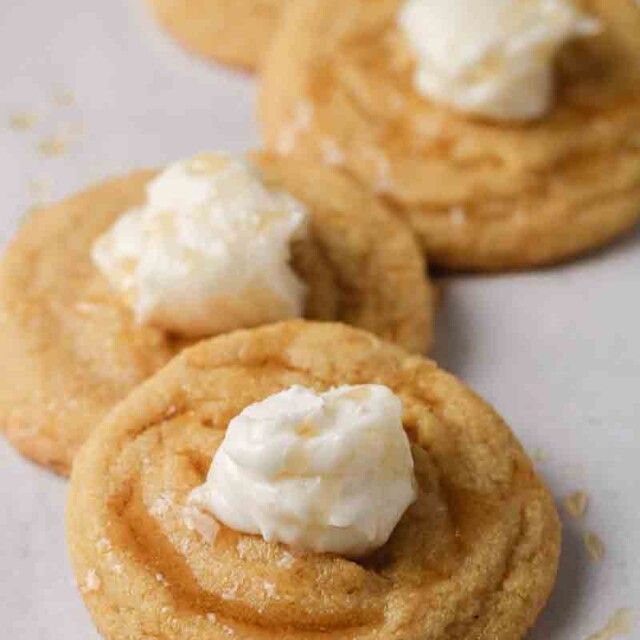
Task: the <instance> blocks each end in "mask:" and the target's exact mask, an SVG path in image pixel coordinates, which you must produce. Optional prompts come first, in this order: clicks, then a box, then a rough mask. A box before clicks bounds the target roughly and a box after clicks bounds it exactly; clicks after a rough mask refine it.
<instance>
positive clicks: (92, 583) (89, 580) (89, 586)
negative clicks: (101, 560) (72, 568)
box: [82, 569, 101, 593]
mask: <svg viewBox="0 0 640 640" xmlns="http://www.w3.org/2000/svg"><path fill="white" fill-rule="evenodd" d="M100 585H101V582H100V578H99V577H98V574H97V573H96V570H95V569H89V571H87V574H86V575H85V577H84V586H83V587H82V592H83V593H93V592H94V591H98V590H99V589H100Z"/></svg>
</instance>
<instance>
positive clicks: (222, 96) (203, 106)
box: [0, 0, 640, 640]
mask: <svg viewBox="0 0 640 640" xmlns="http://www.w3.org/2000/svg"><path fill="white" fill-rule="evenodd" d="M139 2H141V0H129V1H125V0H110V1H109V2H105V1H104V0H102V1H101V0H59V1H57V2H48V1H46V2H43V1H42V0H0V242H2V243H3V244H4V243H5V242H6V241H7V240H8V239H9V238H10V237H11V234H12V232H13V230H14V229H15V227H16V225H17V223H18V221H19V220H20V218H21V216H22V215H23V213H24V211H25V210H26V209H27V208H28V207H29V206H30V205H31V204H32V203H33V201H34V200H35V199H42V197H43V195H44V196H45V199H57V198H60V197H62V196H64V195H66V194H70V193H72V192H74V191H75V190H78V189H81V188H83V187H84V186H86V185H88V184H90V183H91V182H95V181H97V180H99V179H101V178H104V177H106V176H109V175H111V174H117V173H122V172H126V171H127V170H129V169H133V168H135V167H139V166H149V165H159V164H162V163H164V162H167V161H170V160H173V159H176V158H180V157H181V156H185V155H188V154H191V153H194V152H197V151H199V150H203V149H229V150H244V149H247V148H251V147H252V146H255V145H256V144H257V142H258V135H257V126H256V122H255V117H254V103H255V95H256V87H255V84H254V82H253V80H252V78H250V77H249V76H246V75H243V74H238V73H234V72H231V71H229V70H226V69H223V68H220V67H213V66H210V65H207V64H205V63H202V62H200V61H198V60H194V59H192V58H190V57H189V56H187V55H186V54H184V53H182V51H181V50H179V49H178V48H177V47H175V46H174V45H173V44H172V43H171V42H169V41H168V40H167V39H166V38H165V37H164V36H163V34H161V33H159V32H158V30H157V29H156V28H155V26H154V25H153V24H152V22H151V20H150V18H149V16H148V15H147V14H146V12H145V10H144V7H142V6H138V4H137V3H139ZM64 91H71V92H72V93H73V95H74V96H75V104H73V105H68V106H61V105H59V104H57V101H56V100H55V96H56V95H57V94H58V93H60V92H64ZM24 111H28V112H33V113H36V114H37V115H38V117H39V120H38V123H37V124H36V126H35V127H34V128H33V129H32V130H30V131H27V132H18V131H15V130H13V129H11V128H10V127H9V126H8V120H9V117H10V116H11V114H13V113H15V112H24ZM80 125H81V126H82V129H83V131H82V133H81V134H80V135H77V139H76V140H75V141H72V142H70V143H69V147H68V149H67V151H66V153H65V154H64V155H62V156H60V157H46V156H44V155H43V154H42V153H40V152H39V150H38V144H39V142H40V141H42V140H44V139H48V138H50V137H52V136H55V135H56V134H58V133H60V132H62V133H63V134H64V133H68V132H69V131H76V132H77V131H79V128H80ZM32 181H35V187H37V189H35V191H38V190H39V191H42V187H45V186H46V185H47V183H48V182H50V183H51V188H50V189H49V191H50V193H48V194H42V193H37V194H36V193H34V185H33V184H32ZM30 185H31V186H30ZM568 232H570V230H568ZM639 282H640V233H635V234H634V235H633V236H631V237H630V238H627V239H626V240H623V241H622V242H619V243H618V244H616V246H615V247H613V248H611V249H608V250H606V251H603V252H601V253H598V254H597V255H595V256H592V257H589V258H588V259H586V260H582V261H580V262H578V263H576V264H574V265H571V266H567V267H563V268H558V269H553V270H547V271H543V272H538V273H535V274H523V275H516V276H503V277H456V278H449V279H446V280H445V281H444V298H443V304H442V307H441V308H440V311H439V320H438V341H439V342H438V346H437V349H436V353H435V356H436V358H437V360H438V361H439V362H440V363H441V365H443V366H444V367H445V368H448V369H450V370H452V371H453V372H454V373H456V374H458V375H459V376H460V377H462V378H463V379H465V380H466V381H467V382H468V383H469V384H470V385H471V386H472V387H474V388H475V389H476V390H477V391H479V392H480V393H481V394H482V395H484V396H485V397H486V398H488V399H489V400H490V401H491V402H492V403H493V404H495V406H496V407H497V408H498V410H499V411H500V412H501V413H502V414H503V415H504V416H505V417H506V418H507V420H508V422H509V423H510V424H511V425H512V426H513V429H514V431H515V432H516V433H517V435H518V436H519V437H520V439H521V440H522V441H523V443H524V444H525V446H526V447H527V448H528V449H529V450H530V451H531V452H533V451H535V450H536V449H539V450H541V451H543V452H544V453H545V456H546V459H545V460H544V461H543V462H540V463H539V464H538V466H539V468H540V470H541V472H542V473H543V474H544V475H545V476H546V478H547V480H548V481H549V483H550V485H551V487H552V489H553V491H554V494H555V495H556V496H557V497H558V498H559V499H560V498H562V497H563V496H565V495H566V494H567V493H570V492H572V491H574V490H577V489H584V490H585V491H587V493H588V494H589V496H590V498H591V501H590V505H589V510H588V513H587V515H586V517H585V518H584V519H583V520H581V521H575V520H571V519H568V518H566V517H565V516H564V515H563V520H564V522H565V530H564V549H563V555H562V562H561V567H560V577H559V581H558V586H557V589H556V592H555V594H554V596H553V599H552V600H551V603H550V605H549V607H548V609H547V611H546V612H545V614H544V615H543V617H542V618H541V620H540V622H539V624H538V625H537V626H536V629H535V630H534V632H533V633H532V634H531V638H532V639H533V640H574V639H575V640H581V639H583V638H586V637H587V636H588V635H589V634H590V633H592V632H594V631H595V630H597V629H599V628H601V627H602V626H603V625H604V624H605V622H606V621H607V619H608V618H609V616H610V615H611V614H612V613H613V612H614V611H615V610H616V609H618V608H620V607H631V608H633V609H634V610H635V611H636V612H637V613H640V508H638V498H637V491H638V489H639V481H640V446H639V443H640V435H639V432H640V287H639ZM2 374H3V371H2V368H1V366H0V375H2ZM4 384H6V382H5V383H4ZM65 491H66V486H65V482H64V481H63V480H61V479H59V478H57V477H54V476H53V475H51V474H49V473H48V472H46V471H44V470H42V469H39V468H37V467H35V466H33V465H31V464H29V463H27V462H25V461H23V460H22V459H21V458H20V457H18V456H17V455H16V454H15V453H14V452H13V450H12V449H11V448H10V447H9V446H8V445H7V444H6V443H5V442H4V441H3V440H2V439H0V629H1V630H0V636H1V637H7V638H11V639H12V640H36V639H37V640H40V639H55V640H58V639H60V640H91V639H93V638H96V637H97V636H96V634H95V632H94V631H93V629H92V626H91V622H90V620H89V617H88V615H87V614H86V613H85V611H84V609H83V606H82V603H81V601H80V598H79V596H78V595H77V593H76V590H75V587H74V584H73V579H72V576H71V573H70V570H69V566H68V563H67V558H66V550H65V545H64V535H63V509H64V501H65ZM587 530H592V531H594V532H596V533H597V534H598V535H600V536H601V538H602V539H603V540H604V542H605V545H606V549H607V552H606V557H605V559H604V561H603V562H602V563H600V564H596V563H593V562H592V561H590V560H589V558H588V555H587V553H586V551H585V549H584V547H583V545H582V541H581V535H582V533H583V532H584V531H587ZM629 637H632V638H640V624H639V625H636V626H635V631H633V632H632V633H631V635H630V636H629Z"/></svg>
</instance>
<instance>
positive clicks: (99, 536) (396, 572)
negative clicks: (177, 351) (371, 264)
mask: <svg viewBox="0 0 640 640" xmlns="http://www.w3.org/2000/svg"><path fill="white" fill-rule="evenodd" d="M370 382H375V383H377V384H384V385H387V386H388V387H390V388H391V389H392V390H393V392H394V393H395V394H397V395H398V396H399V398H400V399H401V400H402V402H403V405H404V416H403V425H404V427H405V430H406V432H407V434H408V435H409V438H410V440H411V441H412V449H413V458H414V464H415V470H416V476H417V481H418V489H419V490H418V494H419V497H418V500H417V501H416V502H415V503H414V504H413V505H412V506H411V507H410V508H409V510H408V511H407V512H406V513H405V515H404V516H403V517H402V519H401V521H400V523H399V525H398V526H397V528H396V529H395V531H394V532H393V533H392V535H391V538H390V540H389V541H388V542H387V543H386V544H385V545H384V546H383V547H381V548H380V549H378V550H377V551H375V552H373V553H372V554H371V555H369V556H367V557H365V558H362V559H360V560H357V561H355V560H347V559H345V558H343V557H340V556H336V555H331V554H314V553H302V552H298V551H295V550H293V549H291V548H289V547H286V546H284V545H281V544H275V543H267V542H265V541H264V540H263V539H262V538H260V537H258V536H250V535H245V534H241V533H238V532H236V531H233V530H231V529H228V528H226V527H225V526H223V525H221V524H219V523H218V522H216V521H215V520H213V519H212V518H211V517H210V516H208V515H206V514H204V513H202V512H197V513H196V514H194V513H193V512H192V511H191V510H190V508H189V507H188V505H187V498H188V496H189V493H190V492H191V491H192V489H194V487H197V486H199V485H200V484H201V483H202V482H203V480H204V477H205V475H206V473H207V470H208V469H209V465H210V464H211V460H212V457H213V455H214V454H215V451H216V449H217V447H218V446H219V445H220V443H221V441H222V439H223V437H224V434H225V429H226V426H227V424H228V423H229V421H230V420H231V419H232V418H233V417H234V416H235V415H237V414H238V413H239V412H240V411H242V410H243V408H245V407H246V406H248V405H249V404H251V403H253V402H256V401H258V400H261V399H263V398H265V397H267V396H269V395H271V394H273V393H276V392H278V391H280V390H282V389H284V388H287V387H289V386H291V385H293V384H302V385H305V386H307V387H310V388H314V389H317V390H318V391H321V390H326V389H329V388H331V387H333V386H336V385H340V384H365V383H370ZM67 534H68V543H69V549H70V553H71V557H72V561H73V565H74V569H75V574H76V576H77V580H78V583H79V586H80V588H81V590H82V592H83V597H84V599H85V602H86V604H87V606H88V607H89V610H90V611H91V613H92V616H93V618H94V620H95V622H96V624H97V626H98V629H99V630H100V632H101V633H102V634H103V635H104V636H105V638H107V639H108V640H124V639H125V638H132V637H140V638H142V637H162V638H166V639H172V638H176V639H177V638H181V639H184V638H193V639H195V638H198V639H204V638H212V639H213V638H216V639H218V638H224V637H227V636H229V637H237V638H251V639H253V640H260V639H266V638H270V637H273V636H274V634H277V635H278V636H279V637H282V638H284V639H286V640H294V639H295V640H303V639H311V638H318V637H320V636H321V637H328V638H333V637H335V638H338V637H339V638H351V639H354V640H355V639H364V638H367V639H373V638H425V637H428V638H431V639H433V640H441V639H442V640H444V639H445V638H446V639H447V640H456V639H460V640H462V639H463V638H464V639H467V640H468V639H472V638H475V639H478V640H479V639H483V640H489V639H494V638H501V640H510V639H513V640H516V639H519V638H521V637H522V636H523V634H524V633H525V631H526V630H527V629H528V628H529V627H530V626H531V624H532V623H533V621H534V620H535V618H536V616H537V614H538V612H539V611H540V609H541V608H542V606H543V605H544V603H545V601H546V599H547V597H548V595H549V592H550V590H551V588H552V585H553V582H554V579H555V573H556V567H557V560H558V553H559V541H560V531H559V523H558V519H557V514H556V512H555V508H554V505H553V501H552V499H551V497H550V495H549V493H548V492H547V490H546V488H545V487H544V485H543V484H542V483H541V481H540V480H539V479H538V478H537V476H536V474H535V472H534V470H533V467H532V464H531V462H530V461H529V460H528V458H527V457H526V455H525V454H524V452H523V451H522V448H521V447H520V445H519V444H518V443H517V441H516V440H515V438H514V437H513V435H512V434H511V432H510V431H509V429H508V427H507V426H506V425H505V424H504V422H503V421H502V420H501V419H500V418H499V416H498V415H497V414H496V413H495V412H494V411H493V410H492V409H491V408H490V407H489V406H488V405H486V404H485V403H484V402H483V401H482V400H481V399H479V398H478V397H477V396H476V395H474V394H473V393H472V392H471V391H469V390H468V389H467V388H466V387H464V385H462V384H461V383H460V382H458V381H457V380H456V379H455V378H453V377H452V376H450V375H448V374H446V373H444V372H443V371H441V370H439V369H438V368H437V367H436V365H435V364H434V363H433V362H430V361H428V360H425V359H423V358H420V357H416V356H410V355H408V354H407V353H406V352H404V351H402V350H401V349H398V348H396V347H394V346H391V345H390V344H388V343H385V342H383V341H380V340H379V339H377V338H376V337H374V336H372V335H371V334H368V333H365V332H362V331H359V330H356V329H352V328H349V327H346V326H344V325H338V324H331V323H312V322H304V321H289V322H286V323H281V324H277V325H271V326H269V327H264V328H260V329H255V330H247V331H239V332H235V333H233V334H229V335H226V336H220V337H218V338H215V339H213V340H210V341H206V342H202V343H200V344H199V345H197V346H195V347H193V348H191V349H189V350H186V351H185V352H183V353H182V354H181V355H180V356H179V357H178V358H176V359H175V360H174V361H173V362H172V363H171V364H170V365H168V366H167V367H166V368H164V369H163V370H162V371H161V372H159V373H158V374H157V375H156V376H154V377H153V378H152V379H151V380H149V381H148V382H147V383H145V384H144V385H142V386H141V387H140V388H139V389H137V390H136V391H135V392H134V393H133V394H132V395H131V396H130V397H129V398H128V399H127V400H125V401H124V402H123V403H121V404H120V405H119V406H118V407H117V408H116V409H115V410H114V411H113V412H112V413H111V414H110V416H109V417H108V418H107V420H106V421H105V422H104V423H103V424H102V425H101V427H100V428H99V429H98V430H96V431H95V432H94V434H93V435H92V437H91V438H90V439H89V441H88V443H87V445H86V446H85V447H84V448H83V450H82V452H81V454H80V456H79V457H78V459H77V462H76V464H75V465H74V471H73V476H72V481H71V492H70V496H69V503H68V511H67Z"/></svg>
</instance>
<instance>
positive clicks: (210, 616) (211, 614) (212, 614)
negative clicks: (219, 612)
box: [207, 613, 218, 622]
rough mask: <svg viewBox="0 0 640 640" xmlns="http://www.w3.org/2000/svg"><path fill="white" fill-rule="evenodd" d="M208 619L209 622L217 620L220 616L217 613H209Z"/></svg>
mask: <svg viewBox="0 0 640 640" xmlns="http://www.w3.org/2000/svg"><path fill="white" fill-rule="evenodd" d="M207 620H208V621H209V622H217V620H218V618H217V617H216V614H215V613H207Z"/></svg>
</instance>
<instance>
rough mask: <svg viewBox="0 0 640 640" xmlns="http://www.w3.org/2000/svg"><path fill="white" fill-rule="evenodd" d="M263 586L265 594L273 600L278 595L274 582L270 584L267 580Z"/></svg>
mask: <svg viewBox="0 0 640 640" xmlns="http://www.w3.org/2000/svg"><path fill="white" fill-rule="evenodd" d="M262 586H263V588H264V592H265V593H266V594H267V595H268V596H269V597H271V598H273V597H274V596H275V595H276V593H277V590H276V585H275V584H274V583H273V582H270V581H268V580H266V581H265V582H263V583H262Z"/></svg>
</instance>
